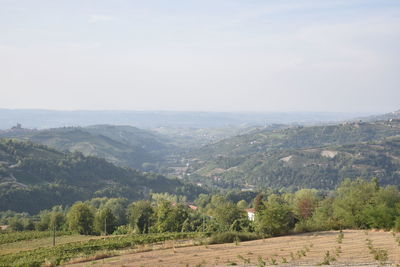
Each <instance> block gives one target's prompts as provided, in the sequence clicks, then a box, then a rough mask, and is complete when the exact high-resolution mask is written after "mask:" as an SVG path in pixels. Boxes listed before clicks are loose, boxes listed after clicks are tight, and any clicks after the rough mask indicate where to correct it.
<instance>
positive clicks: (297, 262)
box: [72, 230, 400, 267]
mask: <svg viewBox="0 0 400 267" xmlns="http://www.w3.org/2000/svg"><path fill="white" fill-rule="evenodd" d="M399 264H400V235H399V234H398V233H397V234H396V233H390V232H383V231H363V230H344V231H342V232H339V231H327V232H314V233H305V234H298V235H288V236H282V237H273V238H267V239H260V240H254V241H247V242H232V243H226V244H216V245H200V246H192V247H181V248H176V249H173V248H171V249H164V250H153V251H144V252H138V253H130V254H125V255H121V256H116V257H111V258H107V259H102V260H97V261H93V262H90V263H88V262H86V263H78V264H73V265H72V266H73V267H84V266H103V267H112V266H126V267H134V266H138V267H139V266H143V267H150V266H151V267H153V266H182V267H186V266H190V267H195V266H202V267H206V266H221V267H222V266H247V267H251V266H273V265H278V266H328V265H332V266H353V267H354V266H357V267H358V266H359V267H361V266H399Z"/></svg>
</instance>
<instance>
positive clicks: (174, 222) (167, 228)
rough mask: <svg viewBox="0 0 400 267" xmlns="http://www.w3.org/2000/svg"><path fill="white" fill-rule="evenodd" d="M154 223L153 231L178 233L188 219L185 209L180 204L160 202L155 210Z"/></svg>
mask: <svg viewBox="0 0 400 267" xmlns="http://www.w3.org/2000/svg"><path fill="white" fill-rule="evenodd" d="M155 214H156V218H157V219H156V223H155V225H154V228H153V229H154V230H155V231H156V232H159V233H164V232H179V231H181V230H182V225H183V223H184V222H185V220H186V219H187V218H188V216H189V214H188V211H187V208H186V207H185V206H184V205H182V204H177V203H174V204H172V203H171V202H169V201H161V202H160V203H158V205H157V209H156V213H155Z"/></svg>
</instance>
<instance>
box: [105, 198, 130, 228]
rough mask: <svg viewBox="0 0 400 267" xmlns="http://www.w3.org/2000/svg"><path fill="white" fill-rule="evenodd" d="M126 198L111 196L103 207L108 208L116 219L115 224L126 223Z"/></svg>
mask: <svg viewBox="0 0 400 267" xmlns="http://www.w3.org/2000/svg"><path fill="white" fill-rule="evenodd" d="M128 204H129V202H128V199H126V198H111V199H109V200H108V201H107V202H106V204H105V205H104V207H106V208H109V209H110V210H111V212H112V214H113V215H114V217H115V219H116V224H117V225H124V224H127V223H128V218H127V208H128Z"/></svg>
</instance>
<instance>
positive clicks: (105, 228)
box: [104, 213, 107, 235]
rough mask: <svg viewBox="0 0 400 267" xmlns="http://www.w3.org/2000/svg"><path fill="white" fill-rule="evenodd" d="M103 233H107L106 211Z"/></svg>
mask: <svg viewBox="0 0 400 267" xmlns="http://www.w3.org/2000/svg"><path fill="white" fill-rule="evenodd" d="M104 235H107V213H106V214H105V216H104Z"/></svg>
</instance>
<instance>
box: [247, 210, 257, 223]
mask: <svg viewBox="0 0 400 267" xmlns="http://www.w3.org/2000/svg"><path fill="white" fill-rule="evenodd" d="M246 212H247V218H248V219H249V221H254V216H255V215H256V210H255V209H246Z"/></svg>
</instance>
